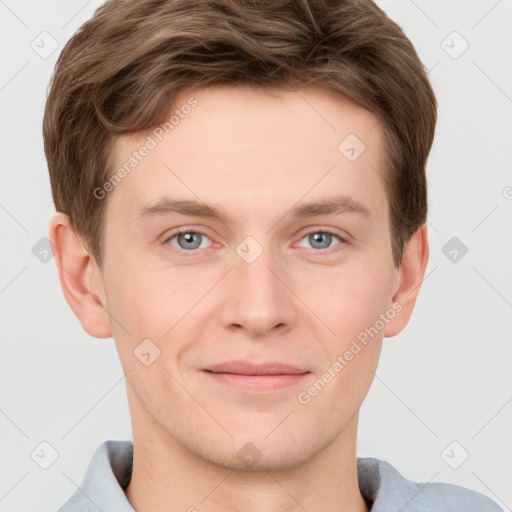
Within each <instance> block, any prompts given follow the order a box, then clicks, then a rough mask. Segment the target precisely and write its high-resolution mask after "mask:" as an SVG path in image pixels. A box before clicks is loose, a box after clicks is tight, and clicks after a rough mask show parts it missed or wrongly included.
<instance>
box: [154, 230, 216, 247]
mask: <svg viewBox="0 0 512 512" xmlns="http://www.w3.org/2000/svg"><path fill="white" fill-rule="evenodd" d="M173 240H175V242H176V243H173ZM205 240H210V239H209V238H208V236H207V235H206V234H205V233H202V232H201V231H192V230H181V231H178V232H176V233H174V234H172V235H171V236H169V237H168V238H167V239H166V240H165V242H164V243H169V244H170V245H172V246H173V247H176V248H177V249H181V250H182V251H187V252H190V251H193V250H195V249H204V248H206V247H207V245H205V244H204V243H203V242H204V241H205ZM176 244H177V245H176Z"/></svg>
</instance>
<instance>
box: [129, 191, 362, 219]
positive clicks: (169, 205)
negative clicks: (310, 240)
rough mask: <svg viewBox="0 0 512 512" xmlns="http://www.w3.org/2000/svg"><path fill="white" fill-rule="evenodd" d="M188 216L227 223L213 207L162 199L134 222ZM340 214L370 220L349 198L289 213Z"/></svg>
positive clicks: (301, 215) (302, 206)
mask: <svg viewBox="0 0 512 512" xmlns="http://www.w3.org/2000/svg"><path fill="white" fill-rule="evenodd" d="M173 213H177V214H181V215H190V216H194V217H205V218H211V219H219V220H221V221H222V222H227V221H228V218H227V216H226V214H225V213H223V212H222V210H221V209H219V208H215V207H213V206H208V205H207V204H205V203H202V202H200V201H196V200H190V199H171V198H164V199H162V200H161V201H159V202H158V203H156V204H154V205H147V206H143V207H142V208H141V209H140V210H139V212H138V214H137V215H136V217H135V219H136V220H143V219H146V218H149V217H154V216H160V215H169V214H173ZM341 213H355V214H359V215H362V216H364V217H367V218H370V217H371V213H370V210H369V209H368V208H367V207H366V206H364V205H363V204H362V203H360V202H359V201H356V200H355V199H353V198H351V197H349V196H343V195H341V196H333V197H327V198H324V199H320V200H317V201H312V202H309V203H302V204H300V205H298V206H296V207H295V208H293V209H292V210H291V212H290V214H291V216H292V217H295V218H307V217H314V216H316V215H332V214H341Z"/></svg>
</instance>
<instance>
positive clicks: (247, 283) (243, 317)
mask: <svg viewBox="0 0 512 512" xmlns="http://www.w3.org/2000/svg"><path fill="white" fill-rule="evenodd" d="M248 261H250V260H245V259H244V258H243V257H239V256H238V255H237V254H236V255H235V257H234V268H233V270H232V271H231V272H229V274H228V276H226V277H227V279H228V282H226V283H225V288H224V290H225V291H224V294H223V295H224V296H223V298H222V299H223V300H222V306H221V311H220V315H221V321H222V323H223V325H224V327H226V328H228V329H230V330H239V331H245V332H246V334H247V335H248V336H249V337H251V338H261V337H264V336H268V335H271V334H276V333H278V332H280V333H284V332H286V331H287V330H289V329H290V328H291V327H292V326H293V324H294V323H295V322H296V320H297V317H298V315H297V309H296V306H297V301H296V299H295V295H294V293H293V289H292V287H293V285H292V284H291V283H290V281H291V278H290V276H289V275H287V274H288V273H287V272H286V270H285V269H284V265H283V262H281V263H280V262H279V261H278V258H277V257H275V256H274V255H272V254H271V251H270V249H268V250H267V249H265V250H263V252H262V253H261V254H260V255H259V256H258V257H257V258H256V259H255V260H254V261H252V262H250V263H249V262H248Z"/></svg>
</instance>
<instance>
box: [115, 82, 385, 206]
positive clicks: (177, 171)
mask: <svg viewBox="0 0 512 512" xmlns="http://www.w3.org/2000/svg"><path fill="white" fill-rule="evenodd" d="M191 105H193V106H191ZM166 119H167V122H164V123H162V125H160V126H159V127H156V128H155V129H152V130H149V131H148V132H147V133H145V134H143V135H140V134H138V135H136V136H135V135H129V136H121V137H118V138H117V139H116V142H115V145H114V154H113V157H114V158H113V160H114V169H113V171H114V172H115V171H116V169H120V168H122V167H123V166H124V167H125V168H126V169H128V168H129V172H128V173H126V177H125V178H123V180H122V182H120V183H119V184H118V185H117V186H116V187H115V189H116V190H115V193H112V194H111V197H109V202H112V203H113V204H114V205H115V204H116V203H119V202H121V201H123V202H124V203H125V206H131V207H132V209H133V208H135V207H136V206H137V208H138V210H140V206H141V205H144V206H147V205H150V204H151V203H154V202H155V201H156V200H157V198H159V197H162V196H163V195H164V193H165V194H167V195H169V193H170V192H171V193H172V195H174V196H179V197H180V198H194V199H203V200H204V201H205V202H208V200H211V201H213V202H215V203H216V204H219V203H220V204H226V205H227V206H231V207H233V208H236V207H238V206H243V205H247V201H251V202H252V204H251V206H253V207H256V208H259V209H260V210H261V208H266V207H269V208H270V207H272V208H274V209H275V208H276V207H278V206H279V205H281V206H283V207H284V206H285V204H286V205H288V206H291V205H292V204H294V203H297V202H298V201H300V199H301V197H306V196H307V198H308V199H313V198H314V197H315V196H323V195H325V193H327V192H328V193H329V194H330V195H332V194H333V193H335V192H339V193H342V194H345V195H347V194H348V193H349V192H350V193H357V194H358V195H359V198H358V199H359V201H360V202H365V201H366V202H370V203H374V204H376V205H378V204H379V201H382V199H383V197H384V191H383V183H382V179H381V177H380V174H381V173H382V162H383V158H382V152H383V148H382V134H381V127H380V125H379V124H378V120H377V118H376V117H375V116H374V115H373V114H372V113H370V112H369V111H367V110H365V109H363V108H362V107H360V106H358V105H356V104H354V103H353V102H351V101H350V100H348V99H346V98H344V97H343V96H340V95H338V94H336V93H334V92H332V91H329V90H326V89H322V88H317V87H310V88H304V89H298V90H296V91H293V90H286V91H285V90H281V89H255V88H250V87H241V86H214V87H207V88H203V89H196V90H193V91H190V92H187V93H182V94H180V95H179V96H178V97H177V98H176V101H175V102H174V105H173V107H172V109H171V110H170V112H169V113H168V115H167V117H166ZM150 141H151V142H150ZM148 142H150V143H149V144H148ZM144 145H146V146H151V149H150V150H147V151H144V153H145V156H144V157H143V158H140V155H139V156H138V157H136V156H134V154H135V153H137V152H139V153H140V151H138V150H139V149H141V148H142V147H143V146H144ZM130 159H131V160H133V162H132V163H134V164H135V165H134V166H133V167H132V168H130V166H127V165H126V164H127V162H128V161H129V160H130ZM135 160H136V162H135ZM130 213H133V215H135V214H136V212H135V211H132V212H130Z"/></svg>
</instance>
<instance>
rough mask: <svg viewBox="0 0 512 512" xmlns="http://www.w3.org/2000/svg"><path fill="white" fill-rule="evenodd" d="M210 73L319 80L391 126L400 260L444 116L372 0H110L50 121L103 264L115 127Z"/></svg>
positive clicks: (390, 166) (61, 190)
mask: <svg viewBox="0 0 512 512" xmlns="http://www.w3.org/2000/svg"><path fill="white" fill-rule="evenodd" d="M213 84H244V85H252V86H256V87H283V88H285V87H288V86H290V85H295V86H308V85H317V86H321V87H325V88H329V89H332V90H334V91H336V92H338V93H340V94H342V95H343V96H345V97H348V98H349V99H350V100H352V101H354V102H355V103H357V104H359V105H360V106H362V107H364V108H366V109H368V110H369V111H371V112H372V113H373V114H375V115H376V116H377V117H378V118H379V120H380V122H381V124H382V128H383V134H384V144H385V155H386V165H385V170H384V171H385V172H384V173H383V178H384V181H385V187H386V194H387V197H388V201H389V212H390V219H389V222H390V233H391V240H392V248H393V260H394V263H395V265H397V266H398V265H399V264H400V262H401V260H402V255H403V249H404V245H405V243H406V242H407V241H408V240H409V239H410V237H411V236H412V234H413V233H414V232H415V231H416V229H417V228H418V227H419V226H420V225H421V224H423V223H424V222H426V217H427V183H426V176H425V166H426V162H427V158H428V154H429V152H430V149H431V146H432V142H433V138H434V131H435V124H436V118H437V102H436V99H435V95H434V92H433V90H432V87H431V85H430V83H429V80H428V78H427V73H426V71H425V69H424V67H423V65H422V63H421V61H420V60H419V58H418V55H417V54H416V51H415V49H414V47H413V45H412V43H411V42H410V41H409V39H408V38H407V37H406V35H405V34H404V32H403V31H402V29H401V28H400V27H399V26H398V25H397V24H396V23H395V22H394V21H392V20H391V19H390V18H389V17H388V16H387V15H386V14H385V13H384V12H383V11H382V10H381V9H380V8H379V7H377V6H376V5H375V4H374V3H373V2H372V1H371V0H258V1H257V2H255V1H253V0H194V1H193V2H191V1H190V0H137V1H133V0H109V1H107V2H106V3H105V4H104V5H102V6H101V7H99V8H98V9H97V10H96V12H95V14H94V16H93V18H91V19H90V20H89V21H87V22H86V23H85V24H84V25H82V26H81V27H80V29H79V30H78V31H77V32H76V34H75V35H74V36H73V37H72V38H71V39H70V41H69V42H68V43H67V44H66V46H65V47H64V49H63V51H62V53H61V54H60V57H59V59H58V61H57V64H56V68H55V72H54V74H53V77H52V82H51V87H50V91H49V95H48V100H47V103H46V109H45V114H44V121H43V136H44V149H45V153H46V158H47V161H48V168H49V172H50V181H51V187H52V194H53V200H54V203H55V207H56V209H57V211H59V212H64V213H66V214H67V215H68V216H69V217H70V220H71V223H72V225H73V227H74V229H75V230H76V232H77V233H80V234H81V235H83V236H84V238H85V239H86V241H87V242H88V244H89V247H90V249H91V252H92V254H93V256H94V257H95V259H96V261H97V263H98V264H99V265H100V266H101V264H102V246H103V233H104V214H105V206H106V200H101V199H98V198H97V197H96V195H95V194H94V190H95V189H97V188H98V187H101V186H102V185H103V184H104V183H105V182H106V181H107V180H108V178H109V175H110V174H111V173H112V169H111V165H110V163H111V158H110V157H111V151H112V148H113V141H114V140H115V136H116V135H120V134H129V133H137V132H143V131H145V130H148V129H151V128H153V127H155V126H157V125H158V124H159V123H161V122H162V121H163V120H164V118H165V116H166V115H167V114H168V112H169V109H170V106H171V105H172V104H173V102H174V100H175V98H176V97H177V95H178V94H179V93H181V92H183V91H186V90H189V89H193V88H195V87H204V86H208V85H213Z"/></svg>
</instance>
